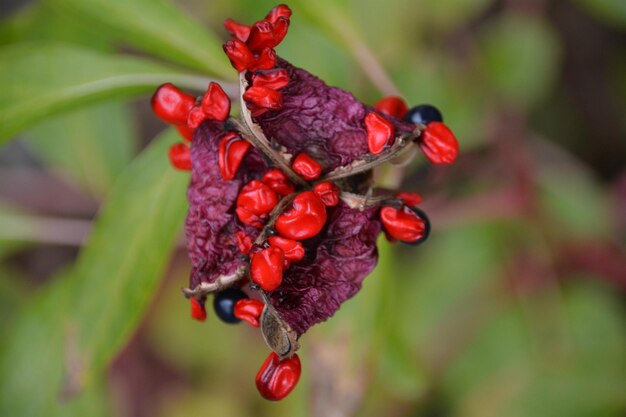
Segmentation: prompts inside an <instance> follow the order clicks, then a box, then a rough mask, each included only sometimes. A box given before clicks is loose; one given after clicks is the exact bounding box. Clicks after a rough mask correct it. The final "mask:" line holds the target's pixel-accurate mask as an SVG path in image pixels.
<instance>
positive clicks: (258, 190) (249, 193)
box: [237, 180, 278, 216]
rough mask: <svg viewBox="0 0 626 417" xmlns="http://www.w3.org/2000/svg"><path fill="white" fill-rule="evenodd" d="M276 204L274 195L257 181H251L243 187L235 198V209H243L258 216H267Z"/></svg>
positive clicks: (276, 197) (276, 200) (268, 188)
mask: <svg viewBox="0 0 626 417" xmlns="http://www.w3.org/2000/svg"><path fill="white" fill-rule="evenodd" d="M276 204H278V196H277V195H276V193H275V192H274V191H273V190H272V189H271V188H270V187H268V186H267V185H266V184H264V183H262V182H261V181H259V180H252V181H250V182H249V183H247V184H246V185H244V186H243V188H242V189H241V191H240V192H239V196H238V197H237V207H245V208H246V209H248V210H250V212H252V213H254V214H257V215H259V216H262V215H265V214H269V212H270V211H272V209H273V208H274V206H276Z"/></svg>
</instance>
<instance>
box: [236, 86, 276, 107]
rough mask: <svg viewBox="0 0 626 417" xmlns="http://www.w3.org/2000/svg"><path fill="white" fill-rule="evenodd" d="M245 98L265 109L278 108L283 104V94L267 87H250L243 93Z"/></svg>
mask: <svg viewBox="0 0 626 417" xmlns="http://www.w3.org/2000/svg"><path fill="white" fill-rule="evenodd" d="M243 99H244V100H246V101H247V102H248V103H251V104H254V105H255V106H258V107H262V108H264V109H272V110H277V109H280V108H281V107H282V106H283V95H282V94H281V93H279V92H278V91H276V90H272V89H271V88H267V87H254V86H253V87H250V88H248V90H246V92H245V93H243Z"/></svg>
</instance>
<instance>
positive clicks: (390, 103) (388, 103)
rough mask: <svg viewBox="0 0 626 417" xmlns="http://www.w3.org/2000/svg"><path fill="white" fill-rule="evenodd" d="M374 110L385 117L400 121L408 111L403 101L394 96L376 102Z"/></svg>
mask: <svg viewBox="0 0 626 417" xmlns="http://www.w3.org/2000/svg"><path fill="white" fill-rule="evenodd" d="M374 108H376V109H378V110H380V111H381V112H383V113H384V114H386V115H387V116H392V117H395V118H396V119H402V118H403V117H404V115H405V114H406V112H407V111H408V108H407V106H406V103H405V102H404V100H402V99H401V98H400V97H395V96H390V97H384V98H382V99H380V100H378V102H377V103H376V104H375V105H374Z"/></svg>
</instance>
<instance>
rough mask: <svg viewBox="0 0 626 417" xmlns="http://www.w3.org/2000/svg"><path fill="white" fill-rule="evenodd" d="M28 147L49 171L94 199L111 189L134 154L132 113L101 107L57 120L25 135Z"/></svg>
mask: <svg viewBox="0 0 626 417" xmlns="http://www.w3.org/2000/svg"><path fill="white" fill-rule="evenodd" d="M26 136H27V137H28V138H30V139H31V140H29V142H28V144H29V146H30V147H31V148H32V149H33V150H34V151H35V152H36V153H37V154H38V155H39V156H40V157H41V158H42V159H43V160H44V161H45V162H46V163H47V165H48V166H49V167H51V168H52V169H54V170H56V171H59V172H60V173H61V175H63V176H67V177H69V179H70V180H71V181H75V182H77V183H78V184H79V185H80V186H81V187H82V188H83V189H84V190H86V191H87V192H88V193H89V194H90V195H92V196H94V197H95V198H97V199H102V197H104V196H105V195H106V193H107V192H108V191H109V190H110V189H111V187H112V186H113V183H114V181H115V179H116V178H117V176H118V175H119V173H120V172H121V171H122V170H123V169H124V168H125V167H126V165H127V164H128V163H129V162H130V160H131V158H132V156H133V153H134V151H135V126H134V123H133V118H132V112H131V109H130V107H129V106H127V105H125V104H124V103H117V102H111V103H102V104H97V105H95V106H91V107H89V108H86V109H80V110H77V111H74V112H72V113H68V114H66V115H62V116H61V117H56V118H53V119H51V120H48V121H46V122H44V123H42V124H39V125H37V126H36V127H35V128H33V129H31V130H30V131H28V132H27V133H26Z"/></svg>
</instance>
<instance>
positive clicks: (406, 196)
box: [396, 191, 422, 207]
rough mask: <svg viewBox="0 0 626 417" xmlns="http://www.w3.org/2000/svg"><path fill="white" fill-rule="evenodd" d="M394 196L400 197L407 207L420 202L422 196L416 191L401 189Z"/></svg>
mask: <svg viewBox="0 0 626 417" xmlns="http://www.w3.org/2000/svg"><path fill="white" fill-rule="evenodd" d="M396 196H397V197H398V198H400V199H401V200H402V202H403V203H404V204H406V205H407V206H409V207H415V206H417V205H418V204H420V203H421V202H422V196H421V195H419V194H418V193H411V192H408V191H401V192H399V193H397V194H396Z"/></svg>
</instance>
